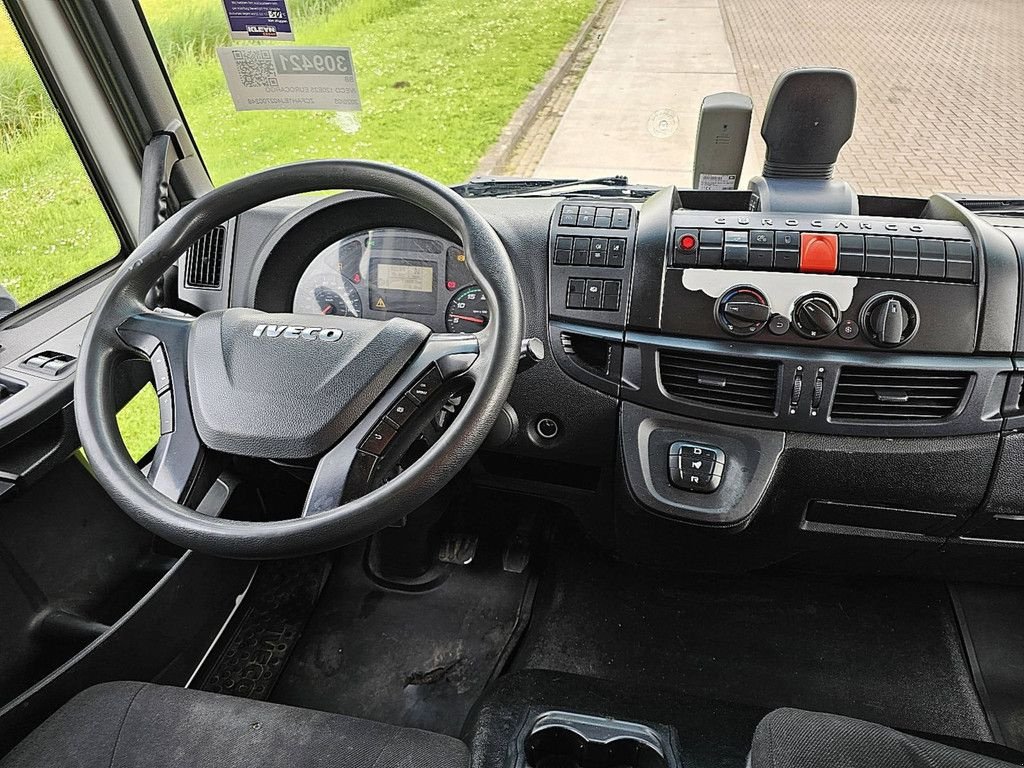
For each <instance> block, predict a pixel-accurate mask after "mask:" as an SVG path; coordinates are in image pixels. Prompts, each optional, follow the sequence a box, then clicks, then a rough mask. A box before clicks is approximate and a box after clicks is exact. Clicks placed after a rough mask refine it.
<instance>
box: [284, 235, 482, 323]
mask: <svg viewBox="0 0 1024 768" xmlns="http://www.w3.org/2000/svg"><path fill="white" fill-rule="evenodd" d="M292 311H294V312H300V313H303V314H317V315H342V316H348V317H366V318H370V319H374V320H387V319H388V318H390V317H396V316H398V317H405V318H408V319H410V320H416V321H418V322H421V323H423V324H424V325H426V326H428V327H429V328H430V329H431V330H433V331H437V332H445V331H447V332H449V333H478V332H480V331H482V330H483V329H484V328H486V327H487V323H488V321H489V320H490V312H489V310H488V306H487V295H486V294H485V293H484V291H483V290H482V289H481V288H480V286H479V285H477V284H476V281H475V278H474V277H473V273H472V272H471V271H470V269H469V265H468V264H467V263H466V254H465V251H464V250H463V249H462V246H460V245H458V244H456V243H454V242H452V241H450V240H447V239H445V238H443V237H439V236H438V235H435V234H431V233H428V232H423V231H420V230H416V229H408V228H404V227H384V228H378V229H367V230H363V231H361V232H356V233H354V234H351V235H348V236H346V237H344V238H342V239H341V240H338V241H337V242H334V243H332V244H330V245H328V246H327V247H326V248H324V249H323V250H322V251H320V253H318V254H317V255H316V256H315V257H314V258H313V260H312V261H311V262H310V264H309V266H308V267H306V270H305V271H304V272H303V274H302V276H301V277H300V278H299V281H298V284H297V285H296V288H295V294H294V297H293V300H292Z"/></svg>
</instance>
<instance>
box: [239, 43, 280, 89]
mask: <svg viewBox="0 0 1024 768" xmlns="http://www.w3.org/2000/svg"><path fill="white" fill-rule="evenodd" d="M231 55H232V56H234V57H235V64H237V65H238V78H239V79H240V80H241V81H242V85H243V86H245V87H246V88H258V87H260V86H270V87H274V86H276V85H277V70H276V69H275V68H274V61H273V59H272V58H271V57H270V51H232V52H231Z"/></svg>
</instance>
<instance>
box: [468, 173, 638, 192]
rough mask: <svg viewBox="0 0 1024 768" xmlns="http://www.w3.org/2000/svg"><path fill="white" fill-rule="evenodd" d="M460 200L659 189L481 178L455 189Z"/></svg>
mask: <svg viewBox="0 0 1024 768" xmlns="http://www.w3.org/2000/svg"><path fill="white" fill-rule="evenodd" d="M454 189H455V191H456V192H458V193H459V194H460V195H462V196H463V197H514V196H526V195H546V194H549V193H551V192H574V193H581V194H593V195H614V196H617V197H618V196H624V195H625V196H636V197H649V196H650V195H651V194H653V193H654V192H656V191H657V190H658V187H647V186H639V185H630V183H629V179H628V178H626V177H625V176H598V177H596V178H593V179H521V178H502V177H495V178H490V177H481V178H476V179H470V180H469V181H468V182H466V183H465V184H461V185H459V186H457V187H454Z"/></svg>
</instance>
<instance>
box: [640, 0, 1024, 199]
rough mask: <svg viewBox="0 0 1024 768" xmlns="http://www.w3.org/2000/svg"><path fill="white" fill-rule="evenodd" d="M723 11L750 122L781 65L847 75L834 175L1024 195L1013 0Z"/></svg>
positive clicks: (747, 1)
mask: <svg viewBox="0 0 1024 768" xmlns="http://www.w3.org/2000/svg"><path fill="white" fill-rule="evenodd" d="M627 2H628V0H627ZM721 7H722V10H723V12H724V16H725V21H726V27H727V29H728V31H729V40H730V43H731V47H732V51H733V56H734V57H735V59H736V65H737V73H738V75H739V81H740V88H741V90H743V91H744V92H745V93H748V94H750V96H751V97H752V98H753V100H754V109H755V119H758V116H759V114H760V110H762V109H763V108H764V105H765V103H766V101H767V99H768V94H769V93H770V91H771V87H772V84H773V83H774V81H775V77H776V75H777V74H778V73H779V72H780V71H782V70H784V69H787V68H789V67H793V66H798V65H803V66H807V65H830V66H840V67H845V68H846V69H849V70H850V71H851V72H853V74H854V76H855V77H856V78H857V85H858V88H859V93H858V95H859V106H858V112H857V124H856V128H855V132H854V137H853V139H852V140H851V141H850V143H849V144H847V145H846V148H845V149H844V150H843V153H842V154H841V155H840V163H839V167H838V171H837V175H838V176H840V177H841V178H846V179H847V180H848V181H850V182H851V183H852V184H853V185H854V187H855V188H856V189H857V190H858V191H860V192H862V193H877V194H890V193H891V194H900V193H917V194H922V195H925V194H928V193H930V192H933V191H946V190H956V191H959V192H977V193H986V192H1006V193H1017V194H1024V2H1021V0H814V2H794V0H722V5H721Z"/></svg>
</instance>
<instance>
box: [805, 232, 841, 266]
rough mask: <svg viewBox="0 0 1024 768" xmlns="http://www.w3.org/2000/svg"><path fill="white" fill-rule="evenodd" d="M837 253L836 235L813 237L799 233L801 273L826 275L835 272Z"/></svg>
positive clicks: (809, 234) (812, 235)
mask: <svg viewBox="0 0 1024 768" xmlns="http://www.w3.org/2000/svg"><path fill="white" fill-rule="evenodd" d="M838 253H839V236H838V235H815V234H811V233H808V232H803V233H801V235H800V271H801V272H824V273H826V274H831V273H833V272H835V271H836V264H837V259H838V256H837V254H838Z"/></svg>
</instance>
